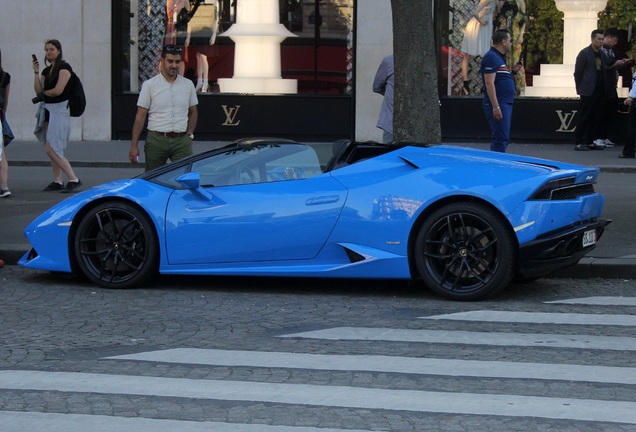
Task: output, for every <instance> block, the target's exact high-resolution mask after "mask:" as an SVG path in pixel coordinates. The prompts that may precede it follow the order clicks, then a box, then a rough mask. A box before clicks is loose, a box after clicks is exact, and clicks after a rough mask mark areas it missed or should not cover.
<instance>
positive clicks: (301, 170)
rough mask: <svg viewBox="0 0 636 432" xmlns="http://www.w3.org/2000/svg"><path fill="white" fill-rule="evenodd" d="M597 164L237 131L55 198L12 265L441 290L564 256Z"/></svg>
mask: <svg viewBox="0 0 636 432" xmlns="http://www.w3.org/2000/svg"><path fill="white" fill-rule="evenodd" d="M598 174H599V170H598V169H597V168H590V167H582V166H576V165H571V164H567V163H561V162H554V161H549V160H543V159H535V158H530V157H524V156H518V155H514V154H502V153H494V152H487V151H480V150H473V149H468V148H461V147H454V146H445V145H439V146H430V147H419V146H388V145H383V144H377V143H370V142H365V143H359V142H349V141H345V140H342V141H338V142H336V143H334V145H333V156H332V157H331V159H330V160H329V161H328V162H326V163H325V164H321V163H320V161H319V158H318V155H317V153H316V150H315V148H314V147H312V146H309V145H306V144H301V143H298V142H294V141H289V140H283V139H271V138H267V139H243V140H239V141H236V142H234V143H232V144H229V145H227V146H225V147H222V148H219V149H215V150H210V151H207V152H204V153H201V154H197V155H194V156H191V157H189V158H187V159H184V160H181V161H178V162H174V163H171V164H169V165H166V166H164V167H161V168H158V169H156V170H154V171H151V172H148V173H145V174H142V175H140V176H138V177H135V178H132V179H125V180H118V181H113V182H110V183H106V184H103V185H100V186H97V187H94V188H92V189H89V190H87V191H85V192H81V193H79V194H76V195H74V196H72V197H71V198H68V199H66V200H65V201H63V202H61V203H59V204H57V205H55V206H54V207H52V208H51V209H49V210H48V211H46V212H45V213H44V214H42V215H41V216H39V217H38V218H37V219H36V220H35V221H33V222H32V223H31V224H30V225H29V226H28V227H27V228H26V230H25V235H26V237H27V238H28V240H29V241H30V243H31V245H32V249H31V250H30V251H29V252H28V253H26V254H25V255H24V256H23V257H22V259H21V260H20V262H19V264H20V265H22V266H25V267H30V268H36V269H44V270H50V271H55V272H71V273H82V274H84V275H85V276H86V277H87V278H88V279H90V280H91V281H93V282H95V283H97V284H99V285H102V286H104V287H109V288H129V287H135V286H139V285H141V284H143V283H147V282H148V281H149V280H150V279H151V278H152V277H153V276H155V275H156V274H157V273H161V274H183V275H253V276H296V277H298V276H303V277H333V278H368V279H418V280H421V281H422V282H423V284H424V285H426V286H427V287H429V288H430V289H432V290H433V291H435V292H437V293H439V294H441V295H442V296H445V297H447V298H450V299H454V300H476V299H481V298H485V297H487V296H491V295H493V294H495V293H496V292H498V291H499V290H501V289H503V288H504V287H506V286H507V285H508V284H509V283H510V282H511V281H512V280H513V279H515V278H516V279H535V278H538V277H541V276H544V275H546V274H548V273H549V272H551V271H554V270H557V269H560V268H563V267H566V266H570V265H573V264H576V263H577V262H578V261H579V260H580V259H581V258H582V257H583V256H584V255H585V254H586V253H587V252H588V251H590V250H591V249H593V248H594V247H595V244H596V242H597V241H598V240H599V238H600V237H601V235H602V233H603V230H604V227H605V226H606V225H607V224H608V223H609V221H606V220H601V219H600V217H601V212H602V210H603V205H604V197H603V196H602V195H600V194H598V193H596V192H595V191H594V183H595V181H596V179H597V176H598Z"/></svg>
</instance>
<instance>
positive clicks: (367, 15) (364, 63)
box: [355, 0, 393, 142]
mask: <svg viewBox="0 0 636 432" xmlns="http://www.w3.org/2000/svg"><path fill="white" fill-rule="evenodd" d="M356 26H357V29H356V31H357V34H356V41H357V42H356V63H355V65H356V77H355V80H356V81H355V86H356V93H355V95H356V101H355V104H356V105H355V122H356V124H355V139H356V140H357V141H368V140H374V141H378V142H381V141H382V131H381V130H380V129H378V128H377V127H376V126H375V125H376V122H377V121H378V114H379V113H380V105H381V104H382V96H381V95H378V94H376V93H373V78H374V77H375V72H376V71H377V69H378V66H379V65H380V62H381V61H382V59H383V58H384V57H386V56H387V55H389V54H391V53H392V52H393V20H392V15H391V2H390V1H387V0H363V1H358V2H357V16H356Z"/></svg>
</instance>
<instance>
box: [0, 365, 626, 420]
mask: <svg viewBox="0 0 636 432" xmlns="http://www.w3.org/2000/svg"><path fill="white" fill-rule="evenodd" d="M0 388H4V389H12V390H37V391H59V392H80V393H96V394H119V395H122V394H125V395H137V396H157V397H177V398H193V399H206V400H224V401H242V402H263V403H279V404H293V405H307V406H327V407H340V408H357V409H381V410H395V411H412V412H430V413H446V414H469V415H492V416H509V417H542V418H551V419H562V420H577V421H597V422H612V423H626V424H636V402H625V401H606V400H591V399H574V398H553V397H541V396H519V395H509V394H478V393H456V392H435V391H420V390H391V389H378V388H366V387H345V386H331V385H308V384H276V383H262V382H244V381H226V380H195V379H187V378H159V377H148V376H131V375H109V374H96V373H78V372H42V371H28V370H22V371H21V370H16V371H0Z"/></svg>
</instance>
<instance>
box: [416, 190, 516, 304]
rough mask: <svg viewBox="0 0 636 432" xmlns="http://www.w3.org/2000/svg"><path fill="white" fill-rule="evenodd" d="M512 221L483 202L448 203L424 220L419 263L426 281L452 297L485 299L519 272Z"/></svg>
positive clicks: (417, 238) (419, 233)
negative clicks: (508, 220)
mask: <svg viewBox="0 0 636 432" xmlns="http://www.w3.org/2000/svg"><path fill="white" fill-rule="evenodd" d="M507 224H508V222H507V221H506V220H505V219H504V218H503V217H502V216H500V215H499V214H498V213H496V212H495V211H494V210H492V209H490V208H489V207H487V206H486V205H484V204H479V203H472V202H463V203H453V204H449V205H446V206H444V207H442V208H440V209H439V210H437V211H435V212H434V213H433V214H432V215H430V217H428V218H427V219H426V221H425V222H424V224H422V226H421V228H420V230H419V231H418V233H417V237H416V240H415V247H414V253H415V263H416V266H417V271H418V273H419V276H420V277H421V278H422V280H423V282H424V283H425V284H426V285H427V286H428V287H429V288H430V289H431V290H433V291H435V292H436V293H437V294H440V295H441V296H443V297H446V298H448V299H451V300H481V299H484V298H486V297H489V296H492V295H494V294H496V293H497V292H499V291H500V290H502V289H503V288H505V287H507V286H508V284H509V283H510V281H511V280H512V278H513V276H514V275H515V273H516V270H515V268H516V255H517V251H516V244H517V243H516V241H515V239H514V237H513V236H514V234H513V233H512V232H511V230H510V229H507V227H506V225H507Z"/></svg>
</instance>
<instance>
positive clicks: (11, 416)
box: [0, 411, 370, 432]
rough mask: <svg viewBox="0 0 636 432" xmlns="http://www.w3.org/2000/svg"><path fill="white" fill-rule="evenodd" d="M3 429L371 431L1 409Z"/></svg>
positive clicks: (33, 431)
mask: <svg viewBox="0 0 636 432" xmlns="http://www.w3.org/2000/svg"><path fill="white" fill-rule="evenodd" d="M0 425H2V426H0V428H1V430H2V432H41V431H43V430H45V431H46V432H87V431H90V432H130V431H135V432H174V431H179V432H370V431H368V430H364V431H363V430H359V429H356V430H352V429H331V428H314V427H295V426H275V425H266V424H240V423H220V422H196V421H187V420H160V419H149V418H140V417H114V416H105V415H86V414H58V413H39V412H16V411H0Z"/></svg>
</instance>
